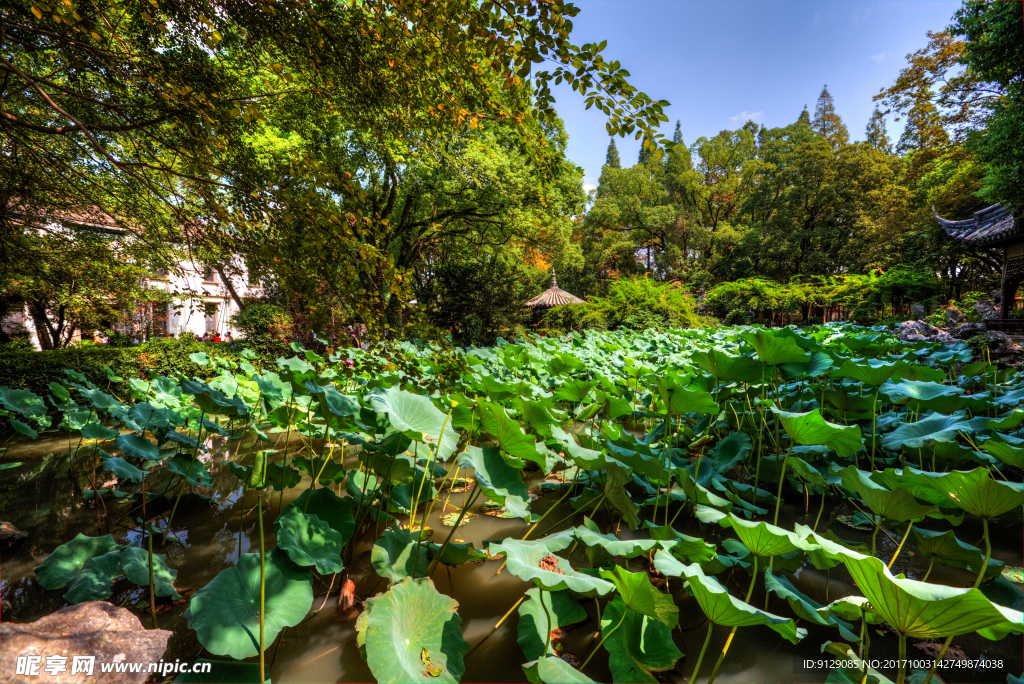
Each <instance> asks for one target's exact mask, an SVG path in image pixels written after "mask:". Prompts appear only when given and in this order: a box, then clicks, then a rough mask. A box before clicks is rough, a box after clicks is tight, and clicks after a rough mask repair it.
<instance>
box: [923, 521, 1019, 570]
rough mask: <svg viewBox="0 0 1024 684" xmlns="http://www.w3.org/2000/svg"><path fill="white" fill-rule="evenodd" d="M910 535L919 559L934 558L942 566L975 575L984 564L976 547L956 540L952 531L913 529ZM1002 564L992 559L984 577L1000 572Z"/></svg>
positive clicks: (982, 557) (980, 552)
mask: <svg viewBox="0 0 1024 684" xmlns="http://www.w3.org/2000/svg"><path fill="white" fill-rule="evenodd" d="M911 533H912V534H913V535H914V538H915V540H916V541H917V548H918V552H919V553H920V554H921V557H922V558H924V559H926V560H929V559H932V558H934V559H935V560H937V561H939V562H940V563H942V564H943V565H948V566H950V567H954V568H964V569H965V570H970V571H971V572H973V573H975V574H977V573H978V570H979V569H980V568H981V565H982V563H984V562H985V554H984V552H982V550H981V549H979V548H978V547H976V546H971V545H970V544H965V543H964V542H962V541H960V540H959V539H957V538H956V534H955V533H954V532H953V530H946V531H945V532H938V531H933V530H922V529H920V528H917V527H915V528H913V529H912V530H911ZM1002 568H1003V562H1002V561H999V560H996V559H995V558H992V559H990V560H989V562H988V568H987V569H986V570H985V577H986V578H989V577H994V576H995V575H998V574H999V573H1000V572H1002Z"/></svg>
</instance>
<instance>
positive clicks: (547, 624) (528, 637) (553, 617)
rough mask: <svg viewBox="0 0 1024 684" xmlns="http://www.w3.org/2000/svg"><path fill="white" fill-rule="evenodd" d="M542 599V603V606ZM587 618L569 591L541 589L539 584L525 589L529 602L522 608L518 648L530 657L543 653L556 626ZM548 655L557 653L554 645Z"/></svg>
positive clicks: (564, 625) (517, 630) (528, 658)
mask: <svg viewBox="0 0 1024 684" xmlns="http://www.w3.org/2000/svg"><path fill="white" fill-rule="evenodd" d="M542 602H543V605H542ZM586 619H587V611H585V610H583V606H581V605H580V604H579V603H577V602H576V600H575V599H573V598H572V597H571V596H569V592H567V591H542V590H540V589H538V588H536V587H534V588H532V589H529V590H528V591H527V592H526V601H524V602H523V604H522V605H521V606H520V607H519V626H518V627H517V628H516V634H517V637H516V638H517V640H518V641H519V648H521V649H522V651H523V655H524V656H526V659H527V660H537V659H538V658H540V657H542V656H543V655H544V646H545V644H547V643H548V635H549V634H550V633H551V632H553V631H554V630H556V629H561V628H562V627H566V626H568V625H572V624H576V623H577V622H582V621H583V620H586ZM548 655H553V656H557V655H558V653H557V652H556V651H555V648H554V644H553V643H552V644H551V645H550V646H549V647H548Z"/></svg>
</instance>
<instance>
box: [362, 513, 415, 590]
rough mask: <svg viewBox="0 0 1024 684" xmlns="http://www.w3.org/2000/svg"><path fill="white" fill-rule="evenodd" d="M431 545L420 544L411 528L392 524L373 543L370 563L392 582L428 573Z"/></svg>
mask: <svg viewBox="0 0 1024 684" xmlns="http://www.w3.org/2000/svg"><path fill="white" fill-rule="evenodd" d="M428 552H429V546H428V545H426V544H418V543H417V540H416V539H414V538H413V536H412V534H410V532H409V530H408V529H406V528H404V527H399V526H398V525H397V524H395V525H392V526H391V527H390V528H389V529H387V530H385V531H384V534H383V536H382V537H381V538H380V539H378V540H377V543H375V544H374V545H373V550H372V551H371V552H370V563H372V564H373V569H374V570H376V571H377V574H378V575H380V576H381V577H383V578H384V579H387V580H390V581H391V582H398V581H400V580H402V579H405V578H406V577H409V576H412V577H417V576H422V575H425V574H426V573H427V554H428Z"/></svg>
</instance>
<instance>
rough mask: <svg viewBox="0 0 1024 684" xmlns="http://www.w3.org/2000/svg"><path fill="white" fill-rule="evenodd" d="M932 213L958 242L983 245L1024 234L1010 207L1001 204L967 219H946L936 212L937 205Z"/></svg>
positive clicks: (975, 213) (1023, 229) (977, 212)
mask: <svg viewBox="0 0 1024 684" xmlns="http://www.w3.org/2000/svg"><path fill="white" fill-rule="evenodd" d="M932 214H934V215H935V218H936V219H937V220H938V222H939V225H940V226H942V229H943V230H945V231H946V235H948V236H949V237H951V238H953V239H954V240H957V241H958V242H967V243H970V244H973V245H983V244H986V243H990V242H996V241H997V240H1004V239H1006V238H1012V237H1016V236H1018V235H1022V234H1024V228H1022V227H1021V226H1020V224H1019V222H1018V221H1016V220H1015V219H1014V218H1013V215H1012V214H1011V213H1010V209H1009V208H1007V207H1003V206H1001V205H999V204H993V205H992V206H991V207H988V208H987V209H982V210H981V211H976V212H974V217H973V218H970V219H967V220H965V221H949V220H947V219H944V218H942V217H941V216H939V215H938V214H937V213H936V212H935V207H932Z"/></svg>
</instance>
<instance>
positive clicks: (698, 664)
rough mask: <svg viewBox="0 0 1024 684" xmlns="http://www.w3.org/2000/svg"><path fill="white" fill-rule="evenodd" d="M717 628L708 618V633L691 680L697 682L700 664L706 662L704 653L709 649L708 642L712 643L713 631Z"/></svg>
mask: <svg viewBox="0 0 1024 684" xmlns="http://www.w3.org/2000/svg"><path fill="white" fill-rule="evenodd" d="M714 629H715V623H714V622H711V621H710V620H708V635H707V636H706V637H704V646H703V647H702V648H701V649H700V655H699V656H697V664H696V665H694V667H693V674H691V675H690V681H691V682H696V681H697V677H698V676H699V675H700V665H701V663H702V662H704V653H705V652H706V651H707V650H708V644H710V643H711V633H712V632H713V631H714Z"/></svg>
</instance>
